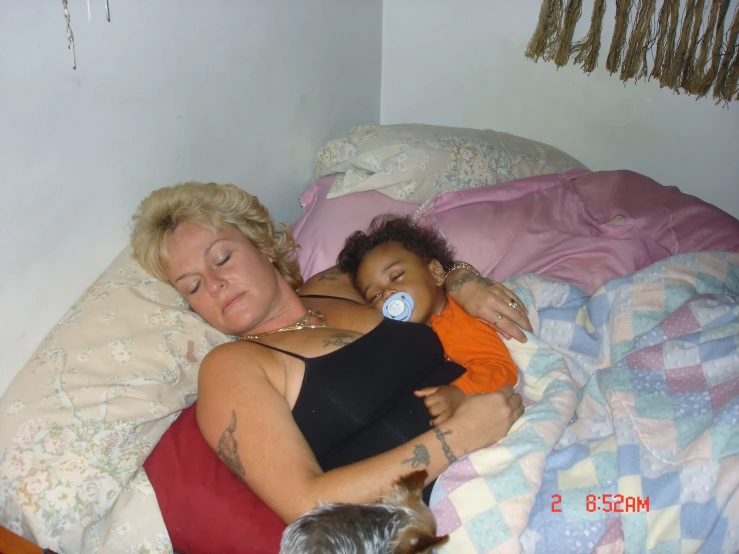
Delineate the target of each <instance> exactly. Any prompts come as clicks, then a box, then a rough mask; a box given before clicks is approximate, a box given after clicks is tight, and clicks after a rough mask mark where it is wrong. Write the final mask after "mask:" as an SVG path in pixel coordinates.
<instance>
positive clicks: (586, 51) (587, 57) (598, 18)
mask: <svg viewBox="0 0 739 554" xmlns="http://www.w3.org/2000/svg"><path fill="white" fill-rule="evenodd" d="M605 14H606V0H595V4H594V5H593V15H592V17H591V18H590V30H589V31H588V35H587V36H586V37H585V39H584V40H581V41H579V42H578V43H577V44H575V46H573V47H572V52H573V54H574V55H575V63H579V64H582V70H583V71H585V72H586V73H591V72H592V71H593V70H594V69H595V67H596V66H597V65H598V55H599V54H600V35H601V33H602V32H603V17H604V16H605Z"/></svg>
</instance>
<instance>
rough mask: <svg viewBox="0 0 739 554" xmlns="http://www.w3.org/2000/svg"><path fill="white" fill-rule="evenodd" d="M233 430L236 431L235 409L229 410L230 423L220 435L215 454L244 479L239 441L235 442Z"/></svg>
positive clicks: (244, 473) (244, 472)
mask: <svg viewBox="0 0 739 554" xmlns="http://www.w3.org/2000/svg"><path fill="white" fill-rule="evenodd" d="M234 431H236V410H231V425H229V426H228V429H226V430H225V431H224V432H223V434H222V435H221V438H220V440H219V441H218V449H217V450H216V454H217V455H218V457H219V458H220V459H221V460H223V463H225V464H226V465H227V466H228V468H229V469H230V470H231V471H232V472H233V473H234V474H235V475H236V476H237V477H239V478H240V479H241V480H242V481H243V480H246V471H244V465H243V464H242V463H241V458H239V443H238V442H236V438H235V437H234Z"/></svg>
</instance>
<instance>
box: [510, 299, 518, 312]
mask: <svg viewBox="0 0 739 554" xmlns="http://www.w3.org/2000/svg"><path fill="white" fill-rule="evenodd" d="M508 305H509V306H510V307H511V308H513V309H514V310H515V309H516V308H518V302H516V301H515V300H511V301H510V302H508Z"/></svg>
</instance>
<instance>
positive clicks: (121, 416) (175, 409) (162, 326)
mask: <svg viewBox="0 0 739 554" xmlns="http://www.w3.org/2000/svg"><path fill="white" fill-rule="evenodd" d="M226 340H229V337H227V336H226V335H223V334H222V333H219V332H217V331H215V330H213V329H212V328H211V327H210V326H208V325H207V324H206V323H204V322H203V321H202V320H201V319H200V318H199V317H198V316H196V315H195V314H194V313H193V312H191V311H190V310H189V309H188V306H187V305H186V303H185V302H184V300H183V299H182V297H181V296H179V294H177V292H176V291H175V290H174V289H173V288H172V287H170V286H169V285H167V284H165V283H162V282H161V281H158V280H156V279H154V278H152V277H151V276H149V275H148V274H147V273H146V272H144V270H143V269H142V268H141V267H140V266H139V265H138V264H137V263H136V262H135V261H134V260H133V259H132V257H131V251H130V248H126V249H125V250H124V251H123V252H122V253H121V254H120V255H119V256H118V257H117V258H116V259H115V260H114V261H113V263H112V264H111V265H110V267H109V268H108V269H107V270H106V271H105V272H104V273H103V275H101V276H100V278H98V280H97V281H96V282H95V283H94V284H93V285H92V286H91V287H90V288H89V289H88V290H87V292H85V294H84V295H83V296H82V298H80V299H79V300H78V301H77V303H75V304H74V306H72V308H71V309H70V310H69V312H67V314H66V315H65V316H64V318H63V319H62V320H61V321H60V322H59V323H58V324H57V325H56V326H55V327H54V329H53V330H52V331H51V332H50V333H49V334H48V335H47V337H46V338H45V340H44V342H43V343H42V344H41V346H40V347H39V348H38V350H37V351H36V354H35V355H34V356H33V358H32V359H31V360H30V361H29V362H28V364H26V366H25V367H24V368H23V369H22V370H21V371H20V373H19V374H18V375H17V377H16V378H15V379H14V380H13V382H12V383H11V385H10V387H9V388H8V390H7V391H6V393H5V394H4V395H3V397H2V399H0V523H2V524H3V525H4V526H5V527H7V528H9V529H10V530H11V531H13V532H15V533H18V534H20V535H24V536H26V537H27V538H29V539H31V540H33V541H34V542H37V543H39V544H43V545H44V546H45V547H47V548H51V549H53V550H55V551H57V552H59V553H60V554H62V553H71V552H80V551H82V552H91V551H95V552H129V551H136V552H142V553H143V552H152V553H153V552H157V553H161V552H171V548H172V547H171V543H170V541H169V536H168V535H167V531H166V527H165V526H164V522H163V520H162V517H161V512H160V511H159V505H158V503H157V501H156V497H155V495H154V491H153V489H152V487H151V485H150V484H149V481H148V479H147V478H146V474H145V473H144V470H143V469H140V468H141V466H142V465H143V462H144V460H145V459H146V457H147V456H148V455H149V453H150V452H151V450H152V449H153V447H154V446H155V445H156V443H157V442H158V441H159V439H160V438H161V436H162V434H164V432H165V431H166V430H167V429H168V428H169V425H170V424H171V422H172V421H173V420H174V418H175V417H176V416H177V414H178V413H179V411H180V410H182V409H183V408H185V407H187V406H188V405H190V404H192V402H193V401H194V399H195V394H196V391H197V380H198V369H199V367H200V361H201V360H202V359H203V357H204V356H205V354H206V353H207V352H208V351H210V350H211V349H212V348H213V347H214V346H216V345H218V344H220V343H222V342H224V341H226Z"/></svg>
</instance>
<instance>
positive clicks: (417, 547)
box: [393, 534, 449, 554]
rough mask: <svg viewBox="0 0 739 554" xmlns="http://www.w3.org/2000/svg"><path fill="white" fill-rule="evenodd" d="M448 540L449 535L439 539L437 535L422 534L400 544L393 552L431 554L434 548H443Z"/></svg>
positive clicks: (396, 553)
mask: <svg viewBox="0 0 739 554" xmlns="http://www.w3.org/2000/svg"><path fill="white" fill-rule="evenodd" d="M409 538H411V537H409ZM448 540H449V535H444V536H443V537H437V536H436V535H427V534H421V535H418V536H415V537H412V538H411V540H410V541H404V542H402V543H400V544H398V546H397V547H396V549H395V550H394V551H393V552H394V554H430V553H431V552H433V551H434V548H436V547H437V546H441V545H442V544H444V543H445V542H447V541H448Z"/></svg>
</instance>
